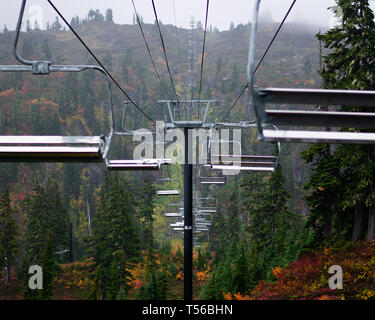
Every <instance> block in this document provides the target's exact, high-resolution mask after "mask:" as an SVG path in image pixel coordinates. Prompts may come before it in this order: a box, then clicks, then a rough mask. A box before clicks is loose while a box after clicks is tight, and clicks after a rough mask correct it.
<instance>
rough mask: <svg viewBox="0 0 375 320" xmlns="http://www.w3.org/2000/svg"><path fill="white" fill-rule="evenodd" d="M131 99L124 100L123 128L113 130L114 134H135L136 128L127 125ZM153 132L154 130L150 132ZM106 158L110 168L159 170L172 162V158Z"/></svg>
mask: <svg viewBox="0 0 375 320" xmlns="http://www.w3.org/2000/svg"><path fill="white" fill-rule="evenodd" d="M130 103H131V102H130V101H124V107H123V113H122V119H121V130H120V131H117V130H115V129H114V130H113V134H114V135H118V136H133V135H134V134H136V130H131V129H128V128H127V127H126V123H125V122H126V119H127V114H128V108H129V105H130ZM113 126H115V124H113ZM150 134H153V132H150ZM105 160H106V166H107V168H108V169H109V170H142V171H143V170H159V169H160V168H161V166H164V165H170V164H172V159H157V158H156V159H137V160H134V159H125V160H109V159H108V158H106V159H105Z"/></svg>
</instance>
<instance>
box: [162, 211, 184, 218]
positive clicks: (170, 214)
mask: <svg viewBox="0 0 375 320" xmlns="http://www.w3.org/2000/svg"><path fill="white" fill-rule="evenodd" d="M164 216H165V217H167V218H183V216H184V215H183V214H182V213H179V212H166V213H164Z"/></svg>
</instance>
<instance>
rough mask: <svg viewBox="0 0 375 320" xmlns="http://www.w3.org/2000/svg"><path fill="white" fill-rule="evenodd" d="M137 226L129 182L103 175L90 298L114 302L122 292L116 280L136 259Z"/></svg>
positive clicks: (94, 242)
mask: <svg viewBox="0 0 375 320" xmlns="http://www.w3.org/2000/svg"><path fill="white" fill-rule="evenodd" d="M138 225H139V220H138V218H137V215H136V208H135V199H134V194H133V191H132V189H131V187H130V182H129V181H128V180H126V179H123V178H122V177H119V176H118V175H117V174H116V175H114V176H113V177H111V176H110V175H108V174H107V173H105V181H104V183H103V185H102V186H101V189H100V193H99V206H98V209H97V211H96V215H95V217H94V221H93V230H92V231H93V235H92V237H91V246H92V247H93V256H94V259H95V264H96V268H97V270H98V274H97V277H96V287H97V290H98V291H97V292H96V293H92V296H93V295H96V296H99V297H101V298H102V299H106V298H112V299H114V298H115V297H116V295H117V293H118V292H119V291H120V290H125V289H124V285H125V283H123V281H124V280H120V281H119V279H125V278H126V268H125V265H126V263H128V262H130V263H131V262H135V261H137V260H138V259H139V253H140V249H141V240H140V234H139V229H138ZM108 288H110V290H108ZM115 292H116V295H115Z"/></svg>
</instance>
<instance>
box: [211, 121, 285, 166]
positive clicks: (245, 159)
mask: <svg viewBox="0 0 375 320" xmlns="http://www.w3.org/2000/svg"><path fill="white" fill-rule="evenodd" d="M218 126H223V127H240V128H252V127H255V123H254V122H248V123H242V124H226V123H217V124H214V125H213V126H212V128H211V131H210V135H209V143H208V154H209V156H210V158H209V161H210V162H209V164H210V165H211V168H212V169H213V170H224V171H226V170H235V171H274V170H275V168H276V167H277V164H278V161H279V155H280V152H281V145H280V142H277V148H276V154H275V155H243V154H242V145H241V141H237V140H224V139H219V140H214V139H213V137H212V135H213V130H214V129H215V128H216V130H218ZM276 131H277V130H276ZM222 143H228V144H232V145H237V148H238V153H237V154H232V155H230V154H221V153H220V151H219V153H215V152H216V150H213V144H219V145H220V144H222Z"/></svg>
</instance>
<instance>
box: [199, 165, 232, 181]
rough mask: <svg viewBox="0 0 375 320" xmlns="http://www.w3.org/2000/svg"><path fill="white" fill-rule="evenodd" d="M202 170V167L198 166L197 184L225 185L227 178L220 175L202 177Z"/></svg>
mask: <svg viewBox="0 0 375 320" xmlns="http://www.w3.org/2000/svg"><path fill="white" fill-rule="evenodd" d="M203 168H204V166H199V169H198V177H199V182H200V183H201V184H204V185H208V184H214V185H224V184H226V183H227V177H226V176H224V175H221V174H215V175H212V174H211V175H206V176H204V175H203V173H202V169H203Z"/></svg>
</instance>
